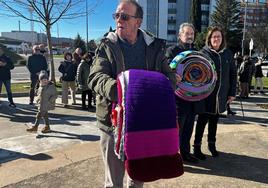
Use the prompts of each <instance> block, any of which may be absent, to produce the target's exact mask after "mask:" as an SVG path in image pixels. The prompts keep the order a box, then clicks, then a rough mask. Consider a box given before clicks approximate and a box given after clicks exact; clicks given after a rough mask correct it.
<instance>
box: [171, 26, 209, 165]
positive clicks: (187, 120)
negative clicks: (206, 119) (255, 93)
mask: <svg viewBox="0 0 268 188" xmlns="http://www.w3.org/2000/svg"><path fill="white" fill-rule="evenodd" d="M194 37H195V28H194V26H193V24H191V23H182V24H181V25H180V28H179V32H178V44H177V45H173V46H171V47H169V48H168V49H167V50H166V57H167V58H168V62H169V63H170V62H171V61H172V60H173V58H174V57H175V56H176V55H178V54H179V53H181V52H183V51H186V50H196V49H195V47H194ZM202 104H203V103H202V101H200V102H199V101H198V102H191V101H185V100H183V99H181V98H179V97H176V106H177V113H178V114H177V116H178V123H179V127H180V131H179V133H180V153H181V155H182V158H183V160H184V161H187V162H191V163H197V162H198V159H197V158H196V157H194V156H193V155H192V154H191V153H190V140H191V136H192V133H193V128H194V121H195V116H196V114H198V113H201V112H202V111H203V110H204V106H203V105H202Z"/></svg>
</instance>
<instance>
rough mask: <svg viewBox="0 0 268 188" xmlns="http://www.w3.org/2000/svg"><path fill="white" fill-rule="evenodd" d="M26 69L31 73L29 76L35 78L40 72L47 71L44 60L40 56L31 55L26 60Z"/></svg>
mask: <svg viewBox="0 0 268 188" xmlns="http://www.w3.org/2000/svg"><path fill="white" fill-rule="evenodd" d="M27 68H28V70H29V71H30V73H31V76H35V75H36V73H38V72H40V71H41V70H47V61H46V58H45V57H44V56H43V55H41V54H33V55H31V56H30V57H29V58H28V63H27Z"/></svg>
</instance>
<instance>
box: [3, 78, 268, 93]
mask: <svg viewBox="0 0 268 188" xmlns="http://www.w3.org/2000/svg"><path fill="white" fill-rule="evenodd" d="M262 80H263V86H264V87H265V88H266V89H268V77H263V78H262ZM254 84H255V79H254V78H253V79H252V84H251V86H254ZM56 85H57V90H58V91H59V90H61V83H59V82H57V83H56ZM29 89H30V83H13V84H12V85H11V90H12V92H13V93H18V92H21V93H25V92H29ZM2 93H6V89H5V87H4V85H3V86H2Z"/></svg>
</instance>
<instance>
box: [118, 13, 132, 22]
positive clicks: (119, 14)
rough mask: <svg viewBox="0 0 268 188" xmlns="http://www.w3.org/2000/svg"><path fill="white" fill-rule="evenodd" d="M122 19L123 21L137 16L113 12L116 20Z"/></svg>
mask: <svg viewBox="0 0 268 188" xmlns="http://www.w3.org/2000/svg"><path fill="white" fill-rule="evenodd" d="M119 18H120V19H122V20H123V21H128V20H129V19H130V18H137V16H131V15H129V14H125V13H114V14H113V19H115V20H117V19H119Z"/></svg>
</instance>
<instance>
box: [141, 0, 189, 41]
mask: <svg viewBox="0 0 268 188" xmlns="http://www.w3.org/2000/svg"><path fill="white" fill-rule="evenodd" d="M138 2H139V4H140V5H141V6H142V7H143V11H144V18H143V23H142V26H141V28H143V29H145V30H147V31H149V32H151V33H153V34H154V35H156V36H157V37H159V38H163V39H166V40H167V43H170V44H173V43H176V42H177V31H178V28H179V25H180V24H181V23H183V22H189V20H190V10H191V1H190V0H138Z"/></svg>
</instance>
